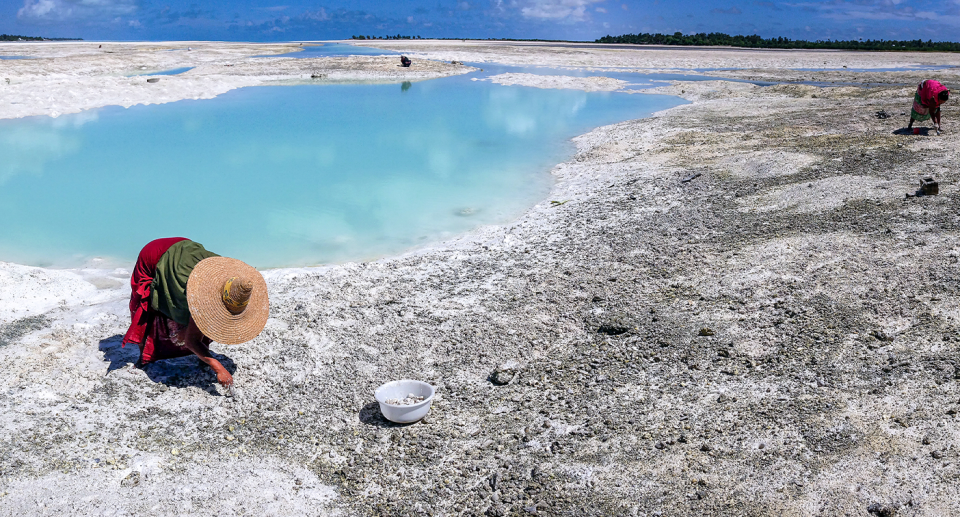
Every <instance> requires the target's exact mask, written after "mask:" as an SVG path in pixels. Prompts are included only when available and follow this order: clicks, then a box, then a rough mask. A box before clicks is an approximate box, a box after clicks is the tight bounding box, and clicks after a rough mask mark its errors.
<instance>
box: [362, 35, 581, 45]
mask: <svg viewBox="0 0 960 517" xmlns="http://www.w3.org/2000/svg"><path fill="white" fill-rule="evenodd" d="M350 39H434V40H460V41H468V40H469V41H549V42H553V43H558V42H559V43H589V42H587V41H569V40H563V39H516V38H421V37H420V36H401V35H399V34H397V35H396V36H350Z"/></svg>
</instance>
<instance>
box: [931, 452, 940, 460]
mask: <svg viewBox="0 0 960 517" xmlns="http://www.w3.org/2000/svg"><path fill="white" fill-rule="evenodd" d="M930 456H933V459H935V460H942V459H943V453H942V452H940V451H932V452H931V453H930Z"/></svg>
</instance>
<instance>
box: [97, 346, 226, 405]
mask: <svg viewBox="0 0 960 517" xmlns="http://www.w3.org/2000/svg"><path fill="white" fill-rule="evenodd" d="M122 339H123V336H121V335H119V334H117V335H116V336H110V337H108V338H106V339H101V340H100V345H99V348H100V351H101V352H103V359H104V360H105V361H110V365H109V366H107V373H108V374H109V373H110V372H112V371H114V370H119V369H120V368H123V367H125V366H127V365H128V364H129V365H132V364H136V362H137V359H139V358H140V349H139V348H138V347H137V345H127V346H126V347H121V346H120V342H121V340H122ZM211 355H212V356H213V358H214V359H216V360H217V361H220V364H222V365H223V367H224V368H226V370H227V371H228V372H230V375H233V374H234V373H235V372H236V371H237V365H236V363H234V362H233V359H230V358H229V357H227V356H225V355H222V354H216V353H212V352H211ZM141 369H142V370H143V371H144V373H146V374H147V377H148V378H149V379H150V380H151V381H153V382H156V383H159V384H165V385H167V386H170V387H171V388H186V387H188V386H196V387H197V388H200V389H202V390H204V391H206V392H207V393H209V394H211V395H216V396H220V392H219V391H218V390H217V374H216V373H214V371H213V370H212V369H211V368H210V367H209V366H207V365H206V364H205V363H203V362H201V361H200V359H198V358H197V356H195V355H189V356H184V357H178V358H176V359H163V360H160V361H156V362H153V363H150V364H147V365H145V366H143V367H142V368H141Z"/></svg>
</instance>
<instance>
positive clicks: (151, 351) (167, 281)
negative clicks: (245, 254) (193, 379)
mask: <svg viewBox="0 0 960 517" xmlns="http://www.w3.org/2000/svg"><path fill="white" fill-rule="evenodd" d="M130 288H131V290H132V293H131V294H130V328H129V330H127V333H126V335H124V336H123V346H126V344H127V343H133V344H136V345H137V346H138V347H140V358H139V359H138V360H137V364H136V366H137V367H139V368H142V367H144V366H146V365H147V364H149V363H152V362H154V361H159V360H162V359H172V358H174V357H183V356H186V355H190V354H194V355H196V356H197V357H198V358H199V359H200V361H202V362H203V363H205V364H207V365H208V366H210V367H211V368H212V369H213V371H214V372H216V374H217V381H218V382H220V384H222V385H223V386H225V387H228V386H230V385H232V384H233V376H231V375H230V372H228V371H227V369H226V368H224V367H223V365H222V364H220V361H217V360H216V359H214V358H213V356H212V355H211V354H210V348H209V346H210V343H211V342H213V341H216V342H217V343H222V344H225V345H236V344H240V343H244V342H247V341H249V340H251V339H253V338H255V337H257V335H259V334H260V332H261V331H262V330H263V327H264V326H265V325H266V323H267V317H268V316H269V313H270V303H269V300H268V299H267V284H266V282H265V281H264V280H263V276H262V275H261V274H260V273H259V272H258V271H257V270H256V269H254V268H253V267H251V266H249V265H247V264H245V263H243V262H241V261H239V260H236V259H232V258H227V257H221V256H219V255H217V254H216V253H212V252H209V251H207V250H206V249H205V248H204V247H203V245H201V244H200V243H197V242H193V241H191V240H189V239H185V238H183V237H171V238H167V239H157V240H155V241H152V242H150V243H149V244H147V245H146V246H144V247H143V249H142V250H141V251H140V255H139V256H138V257H137V264H136V266H135V267H134V270H133V275H132V276H131V278H130Z"/></svg>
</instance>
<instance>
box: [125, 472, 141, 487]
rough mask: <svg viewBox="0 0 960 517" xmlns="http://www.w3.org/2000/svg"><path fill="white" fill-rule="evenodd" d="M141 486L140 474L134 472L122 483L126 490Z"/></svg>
mask: <svg viewBox="0 0 960 517" xmlns="http://www.w3.org/2000/svg"><path fill="white" fill-rule="evenodd" d="M139 484H140V472H138V471H136V470H134V471H133V472H131V473H130V474H128V475H127V477H125V478H123V481H120V486H122V487H124V488H133V487H135V486H137V485H139Z"/></svg>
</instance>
